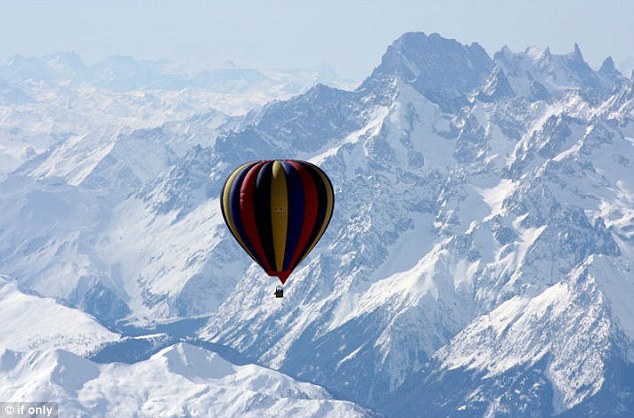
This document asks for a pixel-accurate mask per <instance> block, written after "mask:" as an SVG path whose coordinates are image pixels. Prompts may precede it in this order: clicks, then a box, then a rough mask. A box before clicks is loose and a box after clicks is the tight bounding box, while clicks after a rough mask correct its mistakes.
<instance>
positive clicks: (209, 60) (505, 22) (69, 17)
mask: <svg viewBox="0 0 634 418" xmlns="http://www.w3.org/2000/svg"><path fill="white" fill-rule="evenodd" d="M408 31H422V32H425V33H427V34H429V33H433V32H438V33H440V34H441V35H442V36H444V37H447V38H455V39H457V40H458V41H460V42H462V43H471V42H473V41H477V42H478V43H480V44H481V45H482V46H483V47H484V48H485V49H486V50H487V51H488V52H489V54H490V55H493V53H495V52H496V51H498V50H499V49H500V48H501V47H502V46H503V45H507V46H508V47H510V48H511V49H512V50H514V51H522V50H524V49H525V48H526V47H527V46H529V45H536V46H538V47H546V46H550V48H551V51H552V52H553V53H567V52H570V51H572V50H573V45H574V43H575V42H576V43H578V44H579V46H580V47H581V51H582V53H583V54H584V57H585V58H586V60H587V61H588V62H589V63H590V64H591V65H592V66H593V67H595V68H596V67H597V66H598V65H600V63H601V61H602V60H603V59H604V58H605V57H607V56H608V55H611V56H612V57H613V58H614V60H615V62H616V63H617V65H619V63H623V62H625V61H629V63H628V64H627V66H628V67H629V68H631V67H632V66H634V1H632V0H597V1H595V0H524V1H515V0H495V1H494V0H488V1H477V0H442V1H440V0H438V1H436V0H434V1H429V0H375V1H360V0H322V1H312V2H308V1H301V0H266V1H265V0H262V1H255V0H180V1H177V0H169V1H161V0H154V1H150V0H102V1H95V0H46V1H44V0H39V1H35V0H0V60H1V61H5V60H6V59H8V58H9V57H10V56H12V55H15V54H22V55H41V54H47V53H51V52H57V51H74V52H76V53H78V54H79V55H80V56H81V57H82V58H83V59H84V60H85V61H87V62H93V61H95V60H97V59H100V58H103V57H105V56H108V55H115V54H117V55H132V56H135V57H137V58H152V59H154V58H171V59H175V60H177V61H181V62H186V63H194V64H195V63H201V64H213V65H218V64H221V63H223V62H225V61H227V60H233V61H235V62H236V63H238V64H242V65H255V66H262V67H271V68H291V67H307V66H312V65H316V64H321V63H326V64H328V65H330V66H331V67H332V68H333V69H334V70H335V71H336V72H337V73H338V74H339V76H341V77H345V78H349V79H353V80H359V79H361V78H363V77H365V76H366V75H368V74H369V73H370V71H371V70H372V68H374V67H375V66H376V65H378V63H379V61H380V57H381V55H382V54H383V52H384V51H385V49H386V47H387V46H388V45H389V44H390V43H391V42H392V41H393V40H394V39H396V38H397V37H399V36H400V35H401V34H402V33H404V32H408Z"/></svg>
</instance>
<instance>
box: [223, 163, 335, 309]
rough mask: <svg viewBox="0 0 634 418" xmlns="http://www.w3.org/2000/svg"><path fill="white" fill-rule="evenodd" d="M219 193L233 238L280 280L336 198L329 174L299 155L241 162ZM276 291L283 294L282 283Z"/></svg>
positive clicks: (311, 241) (319, 230)
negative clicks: (296, 156)
mask: <svg viewBox="0 0 634 418" xmlns="http://www.w3.org/2000/svg"><path fill="white" fill-rule="evenodd" d="M221 197H222V198H221V202H220V206H221V209H222V215H223V217H224V219H225V222H226V224H227V226H228V227H229V230H230V231H231V233H232V234H233V236H234V238H235V239H236V240H237V241H238V243H239V244H240V245H241V246H242V248H243V249H244V251H246V252H247V253H248V254H249V255H250V256H251V258H252V259H253V260H255V262H256V263H258V264H259V265H260V267H262V269H264V271H265V272H266V274H268V275H269V276H277V277H278V278H279V279H280V281H281V282H282V284H284V283H285V282H286V279H288V276H289V275H290V274H291V273H292V272H293V269H295V267H297V265H298V264H299V263H301V261H302V260H303V259H304V258H305V257H306V255H307V254H308V253H309V252H310V251H311V250H312V249H313V247H314V246H315V244H317V241H319V239H320V238H321V236H322V235H323V233H324V231H325V230H326V227H327V226H328V223H329V222H330V218H331V217H332V211H333V207H334V201H335V199H334V193H333V189H332V184H331V182H330V179H329V178H328V176H326V174H325V173H324V172H323V171H322V170H321V169H320V168H319V167H317V166H316V165H314V164H311V163H309V162H306V161H298V160H266V161H251V162H248V163H246V164H243V165H241V166H240V167H238V168H237V169H235V170H234V171H233V172H232V173H231V174H230V175H229V178H228V179H227V181H226V182H225V185H224V187H223V190H222V196H221ZM276 296H277V297H281V296H282V289H281V287H280V286H278V288H277V289H276Z"/></svg>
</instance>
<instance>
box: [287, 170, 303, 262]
mask: <svg viewBox="0 0 634 418" xmlns="http://www.w3.org/2000/svg"><path fill="white" fill-rule="evenodd" d="M282 165H283V166H284V171H285V172H286V189H287V192H288V193H287V194H288V229H287V231H286V249H285V251H284V264H283V267H282V271H286V270H287V269H288V267H289V263H290V262H291V258H293V254H294V253H295V250H296V247H297V243H298V241H299V237H300V235H301V233H302V226H303V224H304V209H305V208H304V206H305V204H304V188H303V187H302V179H301V177H300V174H299V172H297V170H295V168H294V167H293V166H292V165H290V164H289V163H287V162H282Z"/></svg>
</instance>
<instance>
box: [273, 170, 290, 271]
mask: <svg viewBox="0 0 634 418" xmlns="http://www.w3.org/2000/svg"><path fill="white" fill-rule="evenodd" d="M271 228H272V230H273V231H272V232H273V249H274V251H275V264H277V271H282V269H283V268H284V252H285V251H286V232H287V230H288V189H287V186H286V173H285V172H284V166H283V165H282V163H281V162H279V161H275V162H273V169H272V178H271Z"/></svg>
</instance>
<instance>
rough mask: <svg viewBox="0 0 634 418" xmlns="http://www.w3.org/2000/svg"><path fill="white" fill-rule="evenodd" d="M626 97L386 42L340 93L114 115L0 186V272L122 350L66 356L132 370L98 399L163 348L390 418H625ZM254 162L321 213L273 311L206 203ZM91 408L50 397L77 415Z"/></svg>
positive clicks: (525, 58)
mask: <svg viewBox="0 0 634 418" xmlns="http://www.w3.org/2000/svg"><path fill="white" fill-rule="evenodd" d="M69 65H70V64H68V65H66V66H67V67H68V66H69ZM64 68H65V67H64ZM73 68H75V70H74V71H75V72H74V73H73V74H76V75H74V77H76V78H77V79H78V80H81V79H82V77H85V75H82V74H84V71H93V70H91V69H88V70H86V69H83V70H82V67H81V66H75V67H73ZM38 71H39V70H38ZM64 71H67V70H64ZM148 71H149V70H148ZM132 73H134V72H132ZM51 77H53V76H51ZM256 78H257V77H256ZM172 81H173V80H172ZM55 83H58V84H59V83H62V82H61V81H59V80H57V81H55ZM633 86H634V77H633V76H632V75H630V77H629V78H628V77H626V76H624V75H622V74H621V73H620V72H619V71H618V70H617V69H616V67H615V66H614V63H613V62H612V60H611V59H610V58H608V59H606V61H605V62H604V63H603V65H602V66H601V68H600V69H598V70H594V69H592V68H590V67H589V66H588V65H587V64H586V63H585V61H584V59H583V56H582V53H581V51H580V48H579V47H578V46H576V45H575V46H574V50H573V52H572V53H570V54H566V55H555V54H552V53H551V52H550V51H549V50H548V49H546V50H539V49H536V48H532V47H531V48H527V49H526V50H525V51H524V52H519V53H517V52H512V51H510V50H509V49H508V48H503V49H502V50H501V51H499V52H498V53H496V54H495V55H494V56H493V57H490V56H489V55H488V54H487V53H486V51H485V50H484V49H483V48H481V47H480V46H479V45H478V44H476V43H474V44H471V45H462V44H460V43H459V42H457V41H455V40H451V39H445V38H443V37H441V36H439V35H437V34H432V35H425V34H423V33H408V34H405V35H403V36H402V37H401V38H399V39H398V40H396V41H395V42H394V43H393V44H392V45H391V46H389V47H388V49H387V52H386V53H385V55H384V56H383V58H382V61H381V63H380V65H379V66H377V68H376V69H375V70H374V71H373V73H372V74H371V75H370V76H369V77H368V78H367V79H366V80H365V81H364V82H363V83H362V84H361V85H360V86H359V87H358V88H357V89H355V90H352V91H348V90H340V89H337V88H333V87H328V86H326V85H324V84H317V85H316V86H314V87H313V88H311V89H310V90H308V91H307V92H306V93H304V94H301V95H297V96H295V97H292V98H290V99H288V100H279V101H274V102H271V103H270V104H268V105H266V106H264V107H263V108H259V109H256V110H254V111H252V112H250V113H248V114H247V115H245V116H242V117H239V116H233V117H226V116H224V115H222V114H220V113H214V112H203V113H202V114H196V115H189V116H184V114H181V117H178V118H175V119H170V118H169V117H166V118H165V120H162V121H160V124H159V125H156V126H152V127H148V126H134V125H133V124H125V123H122V122H120V121H119V122H116V123H112V124H110V125H109V126H108V127H104V126H101V127H100V128H99V129H91V130H89V132H87V133H86V134H82V135H69V136H68V137H66V138H62V139H60V140H58V141H56V142H55V143H54V145H52V146H50V147H49V148H47V149H46V151H43V152H41V153H39V154H38V153H37V152H36V153H34V154H33V155H31V156H30V157H25V159H26V162H24V163H23V164H22V165H20V167H18V168H17V169H16V170H14V171H12V172H11V173H10V174H7V175H6V176H5V179H4V180H3V181H2V183H0V210H1V211H2V213H3V215H4V216H3V217H2V218H1V219H0V237H1V239H2V240H1V241H0V242H1V244H0V273H3V274H6V275H8V276H10V277H12V278H14V279H15V282H16V286H17V288H19V289H21V290H22V291H23V292H28V293H33V294H34V297H35V295H38V296H41V297H48V298H54V299H56V300H57V302H58V303H60V304H64V305H66V306H68V309H71V308H72V309H76V310H81V311H83V312H85V313H88V314H90V315H92V316H94V317H95V318H96V319H97V320H98V321H100V322H101V323H102V324H103V325H105V326H107V327H108V328H109V329H110V330H111V332H112V331H115V332H117V333H119V334H121V335H123V337H122V338H120V339H116V338H114V339H112V340H108V341H105V342H107V345H106V346H101V349H100V350H99V349H98V350H97V351H95V350H91V351H90V355H91V356H92V357H91V358H93V359H95V361H97V360H99V361H111V360H115V359H116V358H117V356H116V355H115V356H112V355H111V354H110V353H113V352H114V353H118V354H117V355H118V356H119V357H121V358H125V359H126V361H128V362H130V363H133V364H132V365H131V366H130V365H128V366H119V365H113V366H96V365H92V366H90V367H93V368H95V370H97V369H98V370H97V371H96V372H95V376H98V377H95V379H97V381H101V382H108V381H110V379H111V378H112V379H114V377H112V376H113V373H114V374H116V373H127V374H130V375H137V374H142V373H143V372H142V371H140V370H141V369H142V368H144V367H150V366H148V364H153V366H151V367H155V366H154V365H155V364H156V363H157V362H160V361H162V360H160V359H163V358H165V356H169V355H171V354H167V353H174V352H179V353H180V352H182V351H183V350H185V351H187V350H189V351H191V350H198V349H194V348H193V347H190V346H187V345H173V344H175V343H176V342H178V341H180V340H186V341H189V342H190V343H195V344H197V345H200V346H205V347H208V348H210V349H216V350H221V351H222V350H225V351H226V352H227V353H238V354H239V355H240V356H241V358H244V359H245V361H247V362H250V363H254V364H260V365H263V366H266V367H269V368H271V369H275V370H278V371H280V372H282V373H284V374H286V375H288V376H292V377H293V378H296V379H300V380H302V381H306V382H311V383H313V384H317V385H320V386H323V387H324V388H326V390H328V392H329V393H331V394H332V395H333V396H334V397H335V398H337V399H343V400H347V401H352V402H355V403H356V404H359V405H361V406H363V407H366V408H370V409H373V410H376V411H379V413H382V414H384V415H386V416H390V417H435V416H452V417H454V416H455V417H480V416H487V417H505V416H512V417H524V416H536V417H555V416H556V417H568V416H570V417H573V416H597V417H606V418H607V417H620V416H622V417H628V416H631V415H632V414H634V319H633V318H634V308H633V307H632V303H631V301H632V300H634V273H633V268H634V226H633V225H634V174H633V173H634V170H633V169H634V124H633V122H632V120H633V119H634V87H633ZM3 91H4V90H3ZM11 94H12V95H13V96H15V97H22V99H21V100H26V101H27V102H28V98H25V97H24V96H22V95H21V94H20V93H18V92H13V93H11ZM24 94H25V95H26V97H30V96H33V94H32V92H30V91H25V92H24ZM113 103H116V101H114V102H113ZM17 106H19V105H18V104H13V105H11V106H10V107H11V109H15V108H16V107H17ZM12 111H13V110H12ZM26 126H27V127H28V126H29V125H28V124H27V125H26ZM0 129H1V127H0ZM35 154H37V155H35ZM267 158H300V159H307V160H311V161H312V162H314V163H316V164H318V165H319V166H320V167H322V168H323V169H324V171H326V172H327V173H328V174H329V176H330V177H331V179H332V182H333V185H334V188H335V194H336V202H337V203H336V207H335V211H334V214H333V218H332V221H331V225H330V227H329V229H328V230H327V232H326V233H325V235H324V237H323V238H322V241H321V242H320V243H319V244H318V245H317V246H316V247H315V249H314V251H313V252H312V253H311V255H310V256H309V257H307V258H306V260H305V261H304V262H303V264H302V265H300V266H299V267H298V269H297V270H296V271H295V273H294V274H293V275H292V276H291V277H290V279H289V281H288V282H287V285H286V289H285V297H284V299H283V300H279V299H275V298H274V297H273V296H272V290H273V287H274V285H275V281H274V280H273V279H271V278H269V277H267V276H266V275H265V274H264V273H263V272H262V271H261V270H260V269H259V268H258V267H257V266H256V265H255V264H253V263H250V261H249V258H248V257H247V256H245V255H244V254H243V252H242V250H241V249H240V247H239V245H238V244H237V243H235V242H234V240H233V238H232V237H231V236H230V234H229V233H228V231H227V229H226V227H225V226H224V223H223V220H222V215H221V214H220V209H219V202H218V195H219V191H220V188H221V187H222V184H223V182H224V180H225V178H226V176H227V175H228V173H229V172H230V171H231V170H232V169H233V168H234V167H235V166H237V165H238V164H240V163H242V162H244V161H247V160H250V159H267ZM47 300H50V299H47ZM1 302H2V301H0V303H1ZM82 315H83V314H82ZM156 333H160V334H161V335H163V337H161V338H156V339H152V338H150V339H149V340H143V341H144V342H138V341H136V340H134V338H136V337H134V336H139V335H141V336H142V335H143V334H151V335H155V334H156ZM131 338H132V340H130V339H131ZM130 341H132V342H133V343H130ZM139 344H140V346H141V348H140V349H139ZM130 347H134V349H132V348H130ZM162 347H166V348H164V351H160V352H159V353H158V354H154V357H151V358H149V359H148V356H149V355H151V354H153V353H157V351H158V350H160V349H161V348H162ZM20 349H22V348H20ZM126 350H128V351H126ZM196 352H197V353H198V352H199V351H196ZM219 352H220V351H219ZM79 354H82V353H79ZM11 355H13V356H18V355H19V356H23V355H26V354H11ZM31 355H34V356H36V355H44V354H41V353H39V354H38V353H36V354H33V353H32V354H31ZM47 355H49V356H53V357H55V355H51V354H47ZM84 355H85V354H84ZM196 355H198V354H196ZM204 356H206V358H207V357H209V356H210V354H204ZM211 356H213V355H211ZM197 358H198V357H197ZM104 359H105V360H104ZM79 360H81V359H79ZM55 361H57V360H55ZM73 361H74V360H73ZM81 361H86V362H89V360H81ZM207 361H210V362H213V360H211V359H208V360H204V362H207ZM148 362H149V363H148ZM109 367H112V369H110V368H109ZM232 367H234V369H235V367H237V366H232ZM253 367H256V366H253ZM117 368H120V370H121V371H120V372H119V371H117V370H118V369H117ZM201 368H202V369H204V367H203V365H201ZM124 370H125V372H124ZM262 370H268V369H257V370H256V373H264V371H262ZM269 372H270V371H269ZM16 373H18V372H16ZM24 373H26V372H24ZM18 374H20V373H18ZM276 376H277V375H276ZM280 376H281V375H280ZM199 377H200V376H199ZM45 379H47V378H45ZM100 379H101V380H100ZM171 379H172V378H171V377H170V378H167V377H166V378H164V379H163V380H162V381H164V382H165V384H164V386H161V387H160V388H158V387H157V388H155V389H156V390H157V391H159V392H162V391H169V390H170V388H171V387H172V386H171V385H172V383H171V382H173V380H171ZM88 384H89V383H85V384H84V383H82V387H83V388H84V389H85V388H86V387H87V386H86V385H88ZM103 384H104V385H106V387H107V385H108V384H107V383H103ZM205 384H207V385H212V383H209V382H207V383H205ZM213 385H216V383H215V382H214V383H213ZM239 386H241V387H242V386H243V385H241V384H240V385H239ZM214 387H215V386H214ZM84 389H82V391H83V390H84ZM86 390H87V389H86ZM135 390H136V389H135ZM139 390H141V389H139ZM214 390H215V389H214ZM106 392H107V391H106ZM106 392H103V393H101V394H95V393H93V392H90V391H89V392H86V393H85V396H87V397H86V398H81V397H80V396H79V395H78V394H77V392H73V393H74V394H67V395H55V396H65V397H64V398H63V399H69V402H71V401H72V402H75V403H74V404H73V405H75V406H73V408H76V410H77V411H86V409H85V408H86V407H87V406H86V405H88V404H87V403H86V402H89V403H90V402H97V401H96V400H95V399H97V398H99V399H107V400H104V401H99V402H105V405H111V406H112V405H114V404H115V403H116V402H117V401H116V400H113V399H115V398H116V394H114V393H110V392H108V393H106ZM212 392H213V390H212ZM8 393H9V394H11V393H12V392H11V391H9V392H8ZM56 393H57V392H56ZM80 393H84V392H80ZM174 393H176V395H174V396H175V399H178V401H175V402H176V403H177V404H179V405H184V404H185V403H190V402H192V401H191V399H192V398H191V397H190V396H189V395H187V394H188V393H189V392H188V391H187V386H185V387H183V390H182V391H176V392H174ZM213 393H215V392H213ZM82 396H84V395H82ZM213 396H220V395H213ZM275 396H277V395H275ZM324 397H325V396H321V395H319V396H315V397H312V396H311V399H312V398H316V399H317V400H316V401H315V403H312V404H311V405H321V404H322V403H320V402H322V401H320V399H322V398H324ZM82 399H85V400H86V401H85V402H84V400H82ZM184 399H187V400H188V401H184ZM202 399H204V400H205V402H206V400H207V399H208V398H207V397H206V395H205V397H203V398H202ZM179 402H180V403H179ZM201 402H202V401H201ZM203 403H204V402H203ZM230 404H231V402H230V401H227V402H226V405H230ZM143 405H145V404H143V403H138V404H136V406H133V408H142V407H143ZM197 405H198V404H197ZM200 405H203V404H200ZM205 405H207V404H205ZM337 405H340V406H337V408H344V409H341V410H338V411H341V414H345V413H348V412H345V411H347V410H346V409H345V408H348V407H349V404H343V403H342V404H337ZM345 405H348V406H345ZM201 407H203V406H201ZM328 407H331V406H328ZM332 407H333V408H335V406H332ZM306 408H307V409H304V410H303V412H302V411H300V412H298V414H300V415H301V414H304V415H309V414H310V413H311V412H309V411H311V410H312V409H310V408H312V406H311V407H306ZM319 408H321V406H319ZM352 410H354V411H357V412H358V413H359V414H369V413H370V412H368V411H367V410H363V411H362V410H361V409H351V410H350V411H352ZM108 411H110V409H108ZM175 413H176V414H178V413H184V412H178V413H177V412H175ZM289 413H290V412H289ZM350 413H352V412H350ZM355 413H356V412H355ZM203 415H204V414H203ZM309 416H310V415H309Z"/></svg>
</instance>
